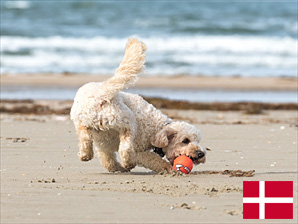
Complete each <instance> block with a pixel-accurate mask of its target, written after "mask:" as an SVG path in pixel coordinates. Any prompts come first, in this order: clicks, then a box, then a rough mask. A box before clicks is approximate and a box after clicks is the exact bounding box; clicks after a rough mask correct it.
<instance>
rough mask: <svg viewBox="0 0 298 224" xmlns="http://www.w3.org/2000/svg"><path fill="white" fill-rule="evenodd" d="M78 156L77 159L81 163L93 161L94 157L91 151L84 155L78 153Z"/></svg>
mask: <svg viewBox="0 0 298 224" xmlns="http://www.w3.org/2000/svg"><path fill="white" fill-rule="evenodd" d="M78 156H79V159H80V160H81V161H83V162H87V161H89V160H91V159H93V157H94V153H93V151H91V152H89V153H86V152H79V153H78Z"/></svg>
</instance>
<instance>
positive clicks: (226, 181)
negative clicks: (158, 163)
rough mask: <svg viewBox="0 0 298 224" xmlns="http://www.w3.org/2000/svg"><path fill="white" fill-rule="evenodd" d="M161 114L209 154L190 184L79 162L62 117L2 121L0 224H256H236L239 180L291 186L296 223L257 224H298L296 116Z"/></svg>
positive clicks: (140, 170) (70, 128)
mask: <svg viewBox="0 0 298 224" xmlns="http://www.w3.org/2000/svg"><path fill="white" fill-rule="evenodd" d="M164 112H165V113H166V114H168V115H169V116H170V117H173V118H175V119H179V120H185V121H188V122H191V123H192V124H194V125H196V126H197V127H198V128H199V129H201V131H202V133H203V141H202V144H203V145H205V146H208V147H210V148H211V149H212V151H209V152H208V156H207V162H206V164H203V165H199V166H197V167H195V168H194V170H193V172H192V173H191V174H189V175H178V176H177V175H176V176H172V175H159V174H155V173H152V172H151V171H149V170H146V169H143V168H139V167H138V168H136V169H134V170H132V172H130V173H124V174H113V173H107V171H106V170H105V169H103V168H102V166H101V165H100V163H99V160H98V158H94V159H93V160H92V161H90V162H85V163H84V162H80V161H79V159H78V158H77V143H78V141H77V138H76V135H75V130H74V126H73V124H72V122H71V121H70V120H69V117H68V116H67V115H53V114H52V115H34V114H31V115H30V114H27V115H25V114H7V113H3V114H2V115H1V139H0V140H1V223H215V222H218V223H255V222H256V221H257V220H243V219H242V182H243V181H244V180H291V181H294V220H264V221H262V223H277V222H281V223H297V123H298V121H297V113H296V111H293V110H288V111H264V113H263V114H260V115H247V114H244V113H243V112H242V111H237V112H220V111H195V110H164ZM224 170H240V171H238V172H237V173H238V174H239V175H240V177H237V175H234V176H232V177H230V175H225V173H224V172H222V171H224ZM241 170H242V171H250V170H255V172H253V171H250V173H244V174H246V175H244V176H241V175H242V174H243V173H242V172H241ZM210 171H214V172H210ZM212 173H215V174H212ZM247 174H248V175H247ZM249 174H254V175H249Z"/></svg>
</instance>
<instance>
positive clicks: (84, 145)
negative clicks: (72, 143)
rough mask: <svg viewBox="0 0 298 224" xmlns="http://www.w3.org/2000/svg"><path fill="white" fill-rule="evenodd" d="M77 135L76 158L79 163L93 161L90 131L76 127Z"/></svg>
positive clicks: (82, 127)
mask: <svg viewBox="0 0 298 224" xmlns="http://www.w3.org/2000/svg"><path fill="white" fill-rule="evenodd" d="M77 134H78V138H79V153H78V156H79V158H80V160H81V161H89V160H91V159H93V157H94V152H93V144H92V141H93V140H92V135H91V131H90V130H89V129H88V128H87V127H84V126H78V127H77Z"/></svg>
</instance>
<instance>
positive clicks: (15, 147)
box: [0, 0, 298, 224]
mask: <svg viewBox="0 0 298 224" xmlns="http://www.w3.org/2000/svg"><path fill="white" fill-rule="evenodd" d="M0 5H1V35H0V38H1V41H0V54H1V66H0V82H1V96H0V98H1V100H0V113H1V117H0V122H1V133H0V142H1V164H0V175H1V189H0V193H1V206H0V209H1V210H0V222H1V223H3V224H5V223H15V224H16V223H51V224H52V223H53V224H54V223H56V224H58V223H169V224H170V223H171V224H172V223H256V222H259V221H260V222H262V223H297V221H298V220H297V213H298V208H297V199H298V198H297V190H298V189H297V176H298V175H297V174H298V165H297V163H298V151H297V144H298V139H297V131H298V117H297V110H298V104H297V102H298V101H297V100H298V98H297V90H298V82H297V81H298V80H297V11H298V9H297V4H296V2H293V1H288V2H281V1H262V2H253V1H251V2H246V1H243V2H242V1H235V2H234V1H233V2H227V1H156V2H155V1H154V2H149V1H72V0H68V1H59V3H58V2H57V1H7V0H4V1H1V2H0ZM131 38H137V39H138V40H139V41H142V42H143V43H144V44H145V45H146V48H147V50H146V63H145V68H144V69H143V71H142V72H141V73H140V74H139V75H138V78H139V79H138V80H137V82H136V84H135V85H134V86H130V87H129V88H128V89H127V88H125V89H123V91H124V92H127V93H131V94H138V95H140V96H141V97H143V98H144V99H145V100H146V101H148V102H149V103H150V104H152V105H153V106H155V107H156V108H157V109H159V110H161V111H162V112H163V113H164V114H166V115H167V116H168V117H170V118H171V119H173V120H178V121H184V122H188V123H190V124H192V125H194V126H196V127H197V128H198V129H200V130H201V133H202V141H201V143H200V144H201V145H203V146H205V147H207V148H208V151H207V160H206V163H205V164H200V165H199V166H195V167H194V168H193V170H192V172H191V173H190V174H188V175H186V174H181V173H171V174H165V173H154V172H152V171H150V170H147V169H145V168H142V167H136V168H134V169H133V170H132V171H131V172H127V173H109V172H108V171H107V170H105V169H104V168H103V167H102V166H101V163H100V160H99V158H97V157H95V158H94V159H93V160H91V161H89V162H81V161H80V160H79V158H78V156H77V154H78V138H77V136H76V131H75V128H74V125H73V123H72V121H71V120H70V115H69V114H70V110H71V106H72V104H73V99H74V97H75V95H76V92H77V90H78V88H80V87H81V86H82V85H84V84H86V83H89V82H102V81H104V80H106V79H108V78H110V77H112V76H113V74H114V73H115V70H116V69H117V67H118V66H119V64H120V63H121V61H122V59H123V55H124V50H125V45H126V43H127V42H128V40H129V39H131ZM128 64H131V63H128ZM243 181H293V187H294V189H293V200H294V203H293V214H294V217H293V219H284V220H277V219H265V220H256V219H244V218H243V207H244V205H243ZM260 183H262V182H260ZM261 185H262V184H261ZM280 192H282V190H281V191H280ZM259 193H260V196H261V195H262V194H263V193H262V191H261V190H260V192H259ZM260 208H262V206H260ZM244 213H245V212H244ZM275 214H281V213H280V211H278V212H276V213H275ZM265 217H266V214H265Z"/></svg>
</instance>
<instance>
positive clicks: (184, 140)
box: [182, 138, 190, 144]
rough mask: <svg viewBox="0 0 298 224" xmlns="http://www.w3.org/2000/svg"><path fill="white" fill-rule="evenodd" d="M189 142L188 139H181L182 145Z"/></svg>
mask: <svg viewBox="0 0 298 224" xmlns="http://www.w3.org/2000/svg"><path fill="white" fill-rule="evenodd" d="M189 142H190V140H189V139H188V138H185V139H183V141H182V143H184V144H188V143H189Z"/></svg>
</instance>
